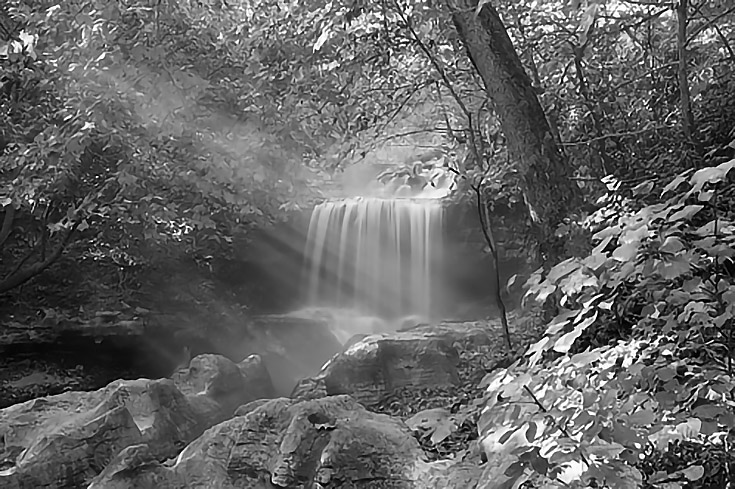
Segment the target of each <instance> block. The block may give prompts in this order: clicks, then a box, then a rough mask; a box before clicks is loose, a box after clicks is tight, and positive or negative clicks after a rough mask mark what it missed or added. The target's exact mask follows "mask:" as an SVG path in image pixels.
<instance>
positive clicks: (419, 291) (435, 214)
mask: <svg viewBox="0 0 735 489" xmlns="http://www.w3.org/2000/svg"><path fill="white" fill-rule="evenodd" d="M443 218H444V209H443V207H442V204H441V202H440V201H438V200H432V199H415V200H412V199H382V198H372V197H357V198H353V199H344V200H338V201H329V202H324V203H322V204H320V205H318V206H316V207H315V208H314V211H313V213H312V215H311V221H310V223H309V232H308V238H307V243H306V256H307V259H308V260H309V264H308V269H307V277H306V280H307V288H308V293H309V296H310V297H309V302H310V304H312V305H320V306H331V307H340V308H354V309H356V310H358V311H361V312H363V313H365V314H373V315H377V316H381V317H383V318H396V317H399V316H405V315H408V314H419V315H422V316H425V317H431V316H432V315H433V313H435V312H437V309H438V303H439V300H438V299H439V297H438V293H437V290H436V286H435V285H436V282H437V280H435V278H437V275H438V273H439V269H440V267H441V259H442V227H443Z"/></svg>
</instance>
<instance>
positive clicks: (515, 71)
mask: <svg viewBox="0 0 735 489" xmlns="http://www.w3.org/2000/svg"><path fill="white" fill-rule="evenodd" d="M450 3H451V2H450ZM476 6H477V2H476V1H473V0H456V2H455V4H454V5H451V6H450V7H451V9H452V20H453V21H454V25H455V27H456V29H457V32H458V34H459V37H460V39H461V40H462V43H463V44H464V46H465V48H466V49H467V52H468V54H469V57H470V59H471V60H472V63H473V64H474V65H475V68H476V69H477V71H478V73H479V74H480V76H481V77H482V79H483V81H484V83H485V90H486V92H487V95H488V97H489V98H490V101H491V102H492V105H493V108H494V110H495V112H496V114H497V115H498V118H499V119H500V124H501V129H502V131H503V133H504V135H505V138H506V141H507V145H508V152H509V154H510V156H511V157H512V158H513V159H514V160H515V161H516V163H517V164H518V167H519V168H520V170H521V172H522V173H523V176H522V177H523V182H524V189H523V193H524V198H525V201H526V205H527V206H528V210H529V213H530V215H531V219H532V220H533V222H534V224H535V228H536V233H537V239H538V242H539V251H540V252H541V253H542V258H547V259H548V258H551V259H554V258H558V257H560V256H561V255H563V252H562V250H561V249H560V246H561V244H560V243H558V241H559V240H558V239H555V238H554V231H555V229H556V227H557V225H558V224H559V223H560V222H561V221H562V219H563V218H564V217H565V216H566V215H568V213H569V211H570V210H572V209H574V208H575V206H576V205H577V204H578V202H579V199H578V196H579V188H578V187H577V186H576V185H575V184H574V182H573V181H572V180H570V179H569V168H568V166H567V162H566V158H565V157H564V156H563V154H562V152H561V150H560V148H559V147H558V145H557V143H556V141H555V140H554V137H553V135H552V132H551V129H550V126H549V122H548V120H547V119H546V114H544V111H543V108H542V107H541V104H540V103H539V100H538V98H537V96H536V93H535V92H534V90H533V88H532V86H531V80H530V79H529V77H528V75H527V74H526V72H525V71H524V69H523V65H522V64H521V61H520V59H519V58H518V54H517V53H516V50H515V48H514V47H513V43H512V42H511V40H510V38H509V37H508V33H507V32H506V30H505V26H504V25H503V23H502V21H501V20H500V17H499V15H498V13H497V11H496V10H495V9H494V8H493V7H492V6H491V5H489V4H487V3H486V4H485V5H484V6H483V7H482V9H481V10H480V12H479V14H478V15H476V14H475V11H476Z"/></svg>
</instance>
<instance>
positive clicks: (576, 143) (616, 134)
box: [561, 126, 671, 146]
mask: <svg viewBox="0 0 735 489" xmlns="http://www.w3.org/2000/svg"><path fill="white" fill-rule="evenodd" d="M659 129H671V127H670V126H656V127H648V128H646V129H641V130H640V131H628V132H613V133H610V134H605V135H603V136H599V137H596V138H590V139H585V140H584V141H571V142H567V143H561V145H562V146H581V145H583V144H590V143H594V142H595V141H598V140H600V139H608V138H620V137H626V136H636V135H638V134H643V133H645V132H650V131H658V130H659Z"/></svg>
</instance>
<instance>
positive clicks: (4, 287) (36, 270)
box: [0, 219, 82, 294]
mask: <svg viewBox="0 0 735 489" xmlns="http://www.w3.org/2000/svg"><path fill="white" fill-rule="evenodd" d="M81 223H82V220H81V219H78V220H77V221H75V222H74V224H73V225H72V227H71V229H69V232H68V233H67V234H66V236H65V237H64V239H63V240H62V241H61V243H59V246H57V247H56V249H55V250H54V252H53V253H52V254H51V255H49V257H48V258H46V259H45V260H42V261H40V262H37V263H34V264H33V265H31V266H29V267H28V268H26V269H23V270H20V269H19V267H16V270H15V271H13V273H11V274H10V275H9V276H7V277H5V279H3V280H2V281H1V282H0V294H4V293H5V292H8V291H9V290H12V289H14V288H15V287H18V286H19V285H22V284H24V283H26V282H27V281H29V280H30V279H32V278H33V277H35V276H36V275H38V274H40V273H41V272H43V271H44V270H46V269H47V268H48V267H49V266H51V265H52V264H53V263H54V262H55V261H56V260H58V259H59V257H60V256H61V254H62V253H63V252H64V250H65V249H66V247H67V245H68V244H69V241H70V240H71V237H72V235H73V234H74V232H75V231H76V230H77V228H78V227H79V225H80V224H81ZM29 256H30V255H29ZM26 259H27V258H26Z"/></svg>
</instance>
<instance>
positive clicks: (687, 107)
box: [676, 0, 694, 141]
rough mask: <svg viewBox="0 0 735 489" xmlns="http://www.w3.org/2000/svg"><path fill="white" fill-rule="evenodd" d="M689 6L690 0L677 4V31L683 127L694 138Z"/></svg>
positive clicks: (690, 138)
mask: <svg viewBox="0 0 735 489" xmlns="http://www.w3.org/2000/svg"><path fill="white" fill-rule="evenodd" d="M688 8H689V1H688V0H679V1H678V3H677V6H676V19H677V21H678V27H679V30H678V32H677V50H678V54H679V71H678V75H679V76H678V78H679V99H680V100H681V127H682V130H683V131H684V137H686V138H687V140H689V141H691V140H692V128H693V127H694V115H693V114H692V102H691V97H690V96H689V77H688V76H687V73H688V70H687V48H686V45H687V23H688V17H687V15H688V13H687V10H688Z"/></svg>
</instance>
